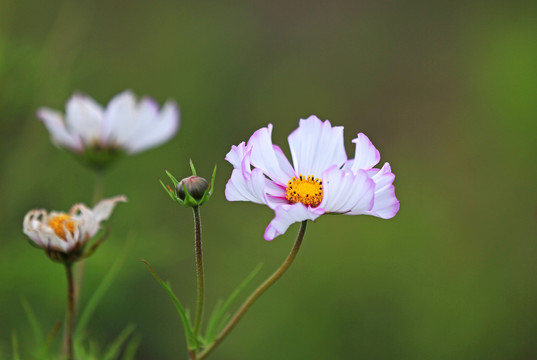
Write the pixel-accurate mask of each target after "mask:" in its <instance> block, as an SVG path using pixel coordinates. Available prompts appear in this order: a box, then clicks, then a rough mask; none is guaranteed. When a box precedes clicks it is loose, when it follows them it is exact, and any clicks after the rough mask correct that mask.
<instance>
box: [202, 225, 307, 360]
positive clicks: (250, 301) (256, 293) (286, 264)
mask: <svg viewBox="0 0 537 360" xmlns="http://www.w3.org/2000/svg"><path fill="white" fill-rule="evenodd" d="M306 224H307V220H304V221H303V222H302V225H301V226H300V230H299V232H298V235H297V237H296V240H295V243H294V245H293V248H292V249H291V252H290V253H289V255H288V256H287V258H286V259H285V261H284V262H283V264H282V265H281V266H280V267H279V268H278V270H276V271H275V272H274V273H273V274H272V275H271V276H270V277H268V278H267V279H266V280H265V282H263V283H262V284H261V285H259V287H258V288H257V289H255V291H254V292H253V293H252V294H251V295H250V296H249V297H248V299H246V301H244V303H243V304H242V305H241V307H240V308H239V310H237V312H236V313H235V314H234V315H233V317H232V318H231V320H229V322H228V323H227V324H226V326H225V327H224V328H223V329H222V331H220V333H219V334H218V336H217V337H216V339H215V341H214V342H213V343H212V344H211V345H209V346H208V347H207V348H205V349H204V350H203V351H202V352H201V353H200V354H199V356H198V360H201V359H203V358H205V357H206V356H207V355H208V354H209V353H210V352H211V351H212V350H213V349H214V348H215V347H216V346H217V345H218V344H219V343H220V342H221V341H222V340H223V339H224V338H225V337H226V335H227V334H228V333H229V332H230V331H231V330H232V329H233V328H234V327H235V325H237V323H238V322H239V320H240V319H241V317H242V316H243V315H244V313H245V312H246V310H248V308H249V307H250V306H251V305H252V304H253V303H254V302H255V301H256V300H257V298H259V297H260V296H261V295H262V294H263V293H264V292H265V291H266V290H267V289H268V288H269V287H270V286H271V285H272V284H274V283H275V282H276V281H277V280H278V279H279V278H280V277H281V276H282V275H283V274H284V273H285V271H286V270H287V269H288V268H289V266H291V264H292V263H293V260H294V259H295V257H296V254H297V253H298V250H299V249H300V245H301V244H302V239H303V238H304V233H305V232H306Z"/></svg>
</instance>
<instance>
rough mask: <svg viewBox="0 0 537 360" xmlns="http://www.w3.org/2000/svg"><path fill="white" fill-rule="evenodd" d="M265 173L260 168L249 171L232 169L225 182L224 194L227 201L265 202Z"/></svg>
mask: <svg viewBox="0 0 537 360" xmlns="http://www.w3.org/2000/svg"><path fill="white" fill-rule="evenodd" d="M265 180H266V179H265V175H263V171H261V170H260V169H254V170H253V171H251V172H246V171H242V170H240V169H234V170H233V172H232V174H231V178H230V179H229V181H228V182H227V184H226V190H225V195H226V199H227V200H228V201H251V202H253V203H256V204H264V203H265V194H264V187H265Z"/></svg>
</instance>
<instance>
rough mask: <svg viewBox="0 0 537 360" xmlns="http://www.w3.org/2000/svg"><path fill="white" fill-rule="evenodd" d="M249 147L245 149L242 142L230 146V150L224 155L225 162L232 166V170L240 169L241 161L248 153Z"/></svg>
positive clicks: (244, 144)
mask: <svg viewBox="0 0 537 360" xmlns="http://www.w3.org/2000/svg"><path fill="white" fill-rule="evenodd" d="M250 149H251V147H249V148H247V147H246V143H245V142H244V141H243V142H241V143H240V144H239V145H237V146H235V145H232V146H231V150H230V151H229V152H228V153H227V154H226V160H227V161H228V162H229V163H230V164H231V165H233V168H235V169H240V168H242V165H241V163H242V160H243V159H244V156H245V155H246V152H249V151H250Z"/></svg>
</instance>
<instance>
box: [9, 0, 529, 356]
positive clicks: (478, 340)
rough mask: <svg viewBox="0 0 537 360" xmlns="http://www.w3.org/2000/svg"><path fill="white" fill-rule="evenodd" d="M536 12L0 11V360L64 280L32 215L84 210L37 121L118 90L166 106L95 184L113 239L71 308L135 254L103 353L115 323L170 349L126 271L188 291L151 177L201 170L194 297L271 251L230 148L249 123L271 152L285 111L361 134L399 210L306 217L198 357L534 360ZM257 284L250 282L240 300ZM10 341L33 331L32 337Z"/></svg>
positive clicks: (144, 290) (48, 312)
mask: <svg viewBox="0 0 537 360" xmlns="http://www.w3.org/2000/svg"><path fill="white" fill-rule="evenodd" d="M536 16H537V3H536V2H534V1H529V0H528V1H519V2H508V1H486V2H485V1H455V2H453V1H450V2H447V1H440V2H425V1H404V2H396V1H391V2H370V1H351V0H336V1H332V2H325V3H321V2H318V3H315V2H306V1H281V0H276V1H271V2H268V1H267V2H260V1H252V2H248V1H212V0H209V1H171V0H169V1H165V0H163V1H154V2H148V1H126V0H120V1H102V0H101V1H94V2H82V1H57V0H51V1H46V2H39V1H35V0H33V1H32V0H28V1H20V2H14V1H2V2H0V164H1V171H0V199H1V200H2V205H3V206H2V207H1V210H0V211H1V216H0V237H1V241H0V254H1V255H0V258H1V261H0V267H1V271H0V303H1V304H2V306H1V307H0V319H1V320H0V339H1V340H0V344H1V345H0V352H1V353H2V354H4V355H6V356H8V357H11V339H12V333H13V331H16V333H17V339H18V343H19V348H20V349H25V348H28V347H29V346H30V345H31V327H30V325H29V324H28V322H27V321H26V316H25V311H24V307H23V306H22V299H23V298H25V299H27V301H28V303H29V305H30V306H31V307H32V308H33V309H34V311H35V313H36V316H37V318H38V319H39V321H40V322H41V323H42V324H44V325H45V327H47V326H48V328H50V329H52V327H53V326H54V324H55V323H56V321H57V320H63V316H64V309H65V301H66V299H65V297H66V296H65V279H64V273H63V269H62V267H61V266H59V265H57V264H54V263H52V262H51V261H50V260H49V259H48V258H47V257H46V256H44V254H43V253H41V252H40V251H37V250H36V249H34V248H32V247H30V246H28V245H27V244H25V242H26V239H25V237H24V235H23V234H22V231H21V228H22V219H23V216H24V214H25V213H26V212H27V211H28V210H30V209H32V208H41V207H43V208H47V209H56V210H62V209H63V210H68V209H69V208H70V206H71V205H72V204H73V203H75V202H85V203H89V202H90V201H91V196H92V191H93V184H94V181H95V178H94V174H93V173H92V172H91V171H90V170H88V169H85V168H83V167H82V166H81V165H80V164H79V163H78V162H77V161H76V160H75V159H74V158H73V157H72V156H70V154H68V153H67V152H65V151H61V150H58V149H57V148H55V147H54V146H53V145H51V144H50V141H49V136H48V133H47V131H46V130H45V128H44V126H43V125H42V124H41V123H40V122H39V121H38V120H37V119H36V116H35V111H36V109H37V107H39V106H43V105H45V106H49V107H52V108H57V109H64V105H65V102H66V100H67V99H68V97H69V96H70V95H71V94H72V93H73V92H74V91H75V90H79V91H82V92H86V93H88V94H90V95H91V96H92V97H94V98H95V99H96V100H98V101H99V102H101V103H102V104H105V103H107V102H108V100H109V99H110V98H111V97H112V96H113V95H115V94H117V93H119V92H120V91H123V90H124V89H126V88H130V89H132V90H134V91H135V92H136V93H137V94H139V95H143V94H148V95H151V96H154V97H155V98H156V99H157V100H158V101H159V102H160V103H163V102H164V101H165V100H166V99H167V98H173V99H175V100H177V101H178V103H179V104H180V106H181V111H182V125H181V129H180V131H179V133H178V135H177V136H176V137H175V138H174V139H173V140H172V141H171V142H170V143H168V144H166V145H164V146H161V147H159V148H157V149H153V150H150V151H147V152H144V153H142V154H139V155H135V156H132V157H126V158H124V159H122V161H121V162H119V163H118V164H117V166H115V167H114V168H112V169H110V171H109V172H108V173H106V176H105V182H106V187H105V195H106V196H112V195H116V194H125V195H126V196H127V197H128V198H129V203H128V204H127V205H124V206H121V207H118V208H117V209H116V211H115V213H114V214H113V217H112V219H111V221H110V222H109V223H110V224H111V226H112V231H111V235H110V238H109V239H108V240H107V241H106V243H105V244H104V245H103V246H102V247H101V248H100V249H99V251H98V252H97V253H96V254H95V255H94V256H93V257H92V258H91V259H89V260H88V261H87V262H86V270H85V272H86V273H85V282H84V288H83V290H82V304H84V302H85V301H87V300H88V298H90V295H91V293H92V291H95V289H96V288H97V286H98V285H99V283H100V281H101V280H102V278H103V277H104V276H105V274H107V272H108V269H109V268H110V266H111V264H112V263H113V262H114V260H115V259H116V258H117V256H118V254H119V253H120V252H122V251H123V249H124V243H125V241H126V237H127V234H128V233H130V232H131V231H132V232H134V233H136V241H135V243H134V244H132V250H130V253H129V254H128V257H127V259H126V262H125V265H124V266H123V268H122V269H121V270H120V272H119V274H118V278H117V279H116V281H115V283H114V286H113V287H112V289H110V290H109V292H108V294H107V296H105V297H104V299H103V300H102V302H101V304H100V305H99V307H98V309H97V310H96V312H95V314H94V315H93V318H92V319H91V321H90V322H89V324H88V336H89V337H90V338H92V339H94V340H95V341H97V342H98V343H99V344H101V347H102V348H104V347H106V346H107V345H110V343H111V342H112V341H113V340H114V339H115V338H116V336H117V334H119V333H120V332H121V331H122V330H123V329H124V328H125V326H126V325H127V324H130V323H133V324H135V325H136V330H135V332H136V333H137V334H138V335H140V336H141V342H140V347H139V350H138V353H137V357H136V358H137V359H170V358H182V357H183V358H184V357H186V355H185V354H186V350H185V349H186V348H185V344H184V341H183V338H184V337H183V334H182V329H181V325H180V323H179V319H178V317H177V314H176V312H175V309H174V308H173V305H172V304H171V303H170V301H169V299H168V298H167V296H166V295H165V294H164V293H163V291H162V289H160V288H159V285H158V284H157V283H156V282H155V281H154V279H153V278H152V277H151V274H150V273H149V272H148V271H147V269H146V268H145V266H144V265H143V264H142V263H140V261H139V260H140V259H142V258H143V259H147V260H148V261H150V262H151V264H152V265H153V267H154V268H155V270H157V271H158V273H159V274H160V275H161V276H162V277H163V278H164V279H167V280H169V281H170V283H171V284H172V287H173V290H174V292H175V293H176V294H177V295H178V296H179V298H180V299H181V301H182V303H183V304H188V305H189V306H191V307H192V305H193V304H194V301H195V299H194V297H195V293H196V291H195V286H196V283H195V277H194V259H193V252H194V249H193V248H194V247H193V231H192V219H191V217H192V216H191V213H190V212H189V210H188V209H185V208H181V207H178V206H177V205H176V204H174V203H173V202H172V201H170V199H169V197H168V195H167V194H166V193H165V192H164V191H163V190H162V188H161V185H160V184H159V183H158V177H159V176H162V174H163V169H164V168H167V169H169V170H170V171H171V172H172V173H174V174H176V175H177V176H181V174H182V173H183V174H185V176H187V175H189V166H188V159H189V158H192V159H193V160H194V161H195V163H196V167H197V170H198V174H199V175H200V176H204V177H206V178H207V177H210V175H211V171H212V168H213V166H214V164H215V163H216V164H217V165H218V168H219V171H218V173H217V178H216V186H215V195H214V196H213V197H212V199H211V201H210V202H208V203H207V204H205V205H204V206H203V207H202V208H201V211H202V219H203V226H204V228H203V232H204V248H205V262H206V284H207V287H208V288H207V305H208V308H209V309H210V308H212V307H213V306H214V304H215V303H216V301H217V299H218V298H219V297H220V298H225V297H226V296H228V294H229V293H230V292H231V291H232V289H233V288H234V287H235V286H236V285H237V284H239V283H240V281H241V280H242V279H243V278H244V277H245V276H246V274H247V273H248V272H249V271H250V270H251V269H252V268H254V267H255V265H256V264H258V263H259V262H263V263H264V264H265V266H264V267H263V269H262V270H261V272H260V274H259V275H258V277H257V281H260V280H261V279H262V278H263V277H265V276H267V275H268V274H269V273H270V272H271V271H272V269H274V268H276V267H277V266H278V265H279V264H280V262H281V261H282V260H283V259H284V258H285V256H286V255H287V252H288V251H289V249H290V248H291V245H292V242H293V240H294V234H293V232H295V231H297V230H298V225H295V226H293V227H292V228H291V229H290V230H289V231H288V233H287V234H285V235H284V236H282V237H279V238H277V239H276V240H274V241H273V242H266V241H264V240H263V231H264V228H265V226H266V225H267V224H268V222H269V221H270V219H271V216H272V213H271V212H270V211H269V210H268V209H267V208H264V207H262V206H256V205H254V204H250V203H229V202H227V201H226V200H225V197H224V186H225V183H226V181H227V178H228V176H229V175H230V173H231V166H230V165H229V164H227V163H226V162H225V161H224V156H225V154H226V152H227V151H228V150H229V148H230V146H231V145H233V144H238V143H239V142H241V141H243V140H247V139H248V137H249V136H250V134H251V133H252V132H253V131H255V130H256V129H258V128H259V127H262V126H265V125H266V124H267V123H269V122H270V123H273V124H274V134H273V136H274V142H275V143H277V144H280V145H281V146H282V148H283V149H284V151H287V152H288V150H287V147H286V144H285V142H286V136H287V134H289V132H290V131H292V130H293V129H294V128H295V127H296V126H297V124H298V119H299V118H301V117H302V118H304V117H306V116H309V115H310V114H316V115H318V116H319V117H320V118H322V119H325V118H328V119H330V120H331V121H332V123H333V124H336V125H344V126H345V130H346V133H345V138H346V145H347V152H348V154H349V156H353V153H354V148H353V147H352V146H351V145H352V144H351V142H350V140H351V139H352V138H354V137H355V135H356V133H357V132H359V131H363V132H365V133H366V134H367V135H368V136H369V137H370V138H371V140H372V141H373V143H374V144H375V145H376V146H377V147H378V148H379V150H380V152H381V155H382V160H383V161H389V162H390V163H391V165H392V169H393V170H394V172H395V173H396V175H397V179H396V182H395V184H396V193H397V195H398V197H399V199H400V201H401V210H400V212H399V214H398V215H397V216H396V217H395V218H394V219H393V220H389V221H383V220H381V219H376V218H372V217H366V216H360V217H345V216H333V217H322V218H321V219H320V220H319V221H318V222H317V223H316V224H311V225H310V226H309V227H308V231H307V233H306V238H305V241H304V244H303V247H302V250H301V253H300V254H299V256H298V258H297V260H296V262H295V264H293V266H292V268H291V269H290V271H289V273H288V274H286V275H285V276H284V277H283V278H282V280H281V281H280V282H279V283H277V284H276V285H275V286H274V287H273V288H272V289H270V290H269V291H268V292H267V293H266V294H265V295H264V296H263V297H262V298H261V299H260V300H259V302H258V303H257V304H255V305H254V306H253V307H252V309H251V310H250V311H249V312H248V314H247V315H246V316H245V318H244V319H243V320H242V321H241V323H240V324H239V325H238V326H237V328H236V329H235V330H234V332H233V333H231V335H230V336H229V337H228V338H227V339H226V340H225V342H224V343H222V345H221V346H220V347H219V348H217V349H216V350H215V353H214V354H213V355H212V356H213V357H214V358H215V359H222V360H225V359H234V360H236V359H258V360H264V359H267V360H268V359H355V358H362V359H409V360H411V359H412V360H413V359H487V360H489V359H531V358H535V357H537V345H536V342H535V336H536V335H537V316H536V315H537V314H536V310H535V304H536V303H537V284H536V282H535V279H536V273H537V269H536V261H535V259H536V255H537V241H536V240H537V221H536V210H537V190H536V186H535V185H536V184H537V169H536V166H535V161H536V158H537V138H536V134H537V121H536V118H537V101H535V95H536V94H537V66H536V64H537V42H536V41H535V34H537V21H535V19H536ZM255 283H256V279H254V281H253V282H252V284H250V285H249V286H251V287H253V286H255ZM26 335H27V336H26Z"/></svg>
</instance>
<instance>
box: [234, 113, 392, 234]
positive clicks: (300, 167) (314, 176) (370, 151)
mask: <svg viewBox="0 0 537 360" xmlns="http://www.w3.org/2000/svg"><path fill="white" fill-rule="evenodd" d="M271 134H272V124H269V125H268V127H265V128H261V129H259V130H257V131H256V132H255V133H254V134H253V135H252V136H251V137H250V140H248V143H247V144H245V143H244V142H242V143H241V144H239V145H238V146H232V147H231V151H230V152H229V153H228V154H227V155H226V160H227V161H229V162H230V163H231V164H232V165H233V168H234V169H233V172H232V174H231V178H230V179H229V181H228V183H227V185H226V198H227V199H228V200H229V201H251V202H254V203H258V204H265V205H267V206H268V207H269V208H271V209H272V210H274V212H275V217H274V219H272V221H271V222H270V224H269V225H268V227H267V229H266V230H265V239H266V240H272V239H274V238H275V237H276V236H279V235H281V234H283V233H285V231H286V230H287V229H288V228H289V226H290V225H291V224H293V223H295V222H299V221H304V220H315V219H316V218H318V217H319V216H321V215H323V214H326V213H338V214H345V215H361V214H365V215H373V216H377V217H380V218H383V219H389V218H392V217H394V216H395V214H396V213H397V211H398V210H399V201H398V200H397V198H396V197H395V189H394V186H393V180H394V179H395V175H394V174H393V173H392V172H391V168H390V164H388V163H385V164H384V166H383V167H382V168H381V169H375V168H373V166H375V165H376V164H377V163H378V162H379V161H380V153H379V151H378V150H377V149H376V148H375V146H373V144H372V143H371V141H369V138H368V137H367V136H365V135H364V134H362V133H360V134H358V136H357V138H356V139H354V140H353V142H354V143H355V144H356V152H355V158H354V159H350V160H349V159H347V154H346V153H345V147H344V144H343V127H341V126H335V127H332V125H331V124H330V121H328V120H326V121H324V122H323V121H321V120H319V119H318V118H317V117H316V116H313V115H312V116H310V117H309V118H307V119H301V120H300V123H299V127H298V129H296V130H295V131H293V132H292V133H291V134H290V135H289V137H288V141H289V147H290V149H291V156H292V159H293V165H291V164H290V163H289V161H288V160H287V158H286V157H285V155H284V153H283V151H282V150H281V149H280V148H279V147H278V146H276V145H273V144H272V139H271Z"/></svg>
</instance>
